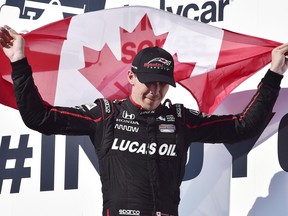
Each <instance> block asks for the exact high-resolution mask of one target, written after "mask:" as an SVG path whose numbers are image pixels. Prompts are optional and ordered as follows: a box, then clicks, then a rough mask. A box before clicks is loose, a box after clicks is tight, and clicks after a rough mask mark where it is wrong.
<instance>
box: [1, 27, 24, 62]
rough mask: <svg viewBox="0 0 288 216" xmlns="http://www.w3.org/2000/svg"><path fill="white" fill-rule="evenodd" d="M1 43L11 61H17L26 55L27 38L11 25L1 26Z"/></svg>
mask: <svg viewBox="0 0 288 216" xmlns="http://www.w3.org/2000/svg"><path fill="white" fill-rule="evenodd" d="M0 44H1V46H2V48H3V51H4V53H5V55H6V56H7V57H8V58H9V59H10V62H15V61H18V60H20V59H23V58H24V57H25V52H24V47H25V40H24V38H23V37H22V36H21V35H20V34H18V33H17V32H16V31H15V30H14V29H12V28H10V27H9V26H7V25H5V26H3V27H2V26H1V27H0Z"/></svg>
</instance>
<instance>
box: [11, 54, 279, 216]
mask: <svg viewBox="0 0 288 216" xmlns="http://www.w3.org/2000/svg"><path fill="white" fill-rule="evenodd" d="M12 69H13V72H12V78H13V81H14V88H15V95H16V99H17V104H18V108H19V111H20V113H21V116H22V118H23V121H24V122H25V124H26V125H27V126H28V127H30V128H31V129H34V130H37V131H39V132H41V133H44V134H66V135H88V136H90V138H91V141H92V143H93V145H94V147H95V151H96V154H97V156H98V159H99V166H100V177H101V181H102V192H103V215H106V216H107V215H111V216H114V215H121V216H122V215H137V216H139V215H141V216H143V215H144V216H151V215H173V216H176V215H178V205H179V201H180V190H179V187H180V184H181V181H182V178H183V175H184V169H185V163H186V158H187V156H186V154H187V150H188V147H189V145H190V144H191V143H192V142H209V143H222V142H224V143H233V142H236V141H239V140H242V139H245V138H248V137H251V136H255V135H256V134H257V133H259V131H262V130H263V129H264V127H265V126H266V124H267V123H268V121H269V120H270V118H271V114H272V109H273V106H274V103H275V101H276V98H277V96H278V93H279V89H280V87H279V86H280V82H281V79H282V77H283V76H280V75H278V74H276V73H273V72H271V71H268V72H267V74H266V75H265V77H264V78H263V79H262V81H261V83H260V84H259V86H258V90H257V92H256V94H255V95H254V97H253V98H252V100H251V102H250V103H249V104H248V106H247V107H246V108H245V109H244V111H243V112H242V113H240V114H237V115H221V116H218V115H211V116H208V115H204V114H203V113H201V112H197V111H195V110H191V109H187V108H185V107H183V106H182V105H181V104H176V105H172V104H171V103H167V104H165V103H164V104H163V105H160V106H159V107H158V108H157V109H156V110H153V111H147V110H143V109H141V108H140V107H139V106H137V105H136V104H135V103H133V101H132V99H131V98H127V99H125V100H122V101H113V102H111V101H109V100H106V99H97V100H96V101H95V102H94V103H92V104H88V105H82V106H77V107H56V106H54V107H53V106H50V105H48V104H47V103H45V102H43V100H42V99H41V97H40V95H39V93H38V91H37V88H36V86H35V85H34V81H33V78H32V70H31V67H30V66H29V64H28V62H27V59H22V60H20V61H17V62H14V63H12Z"/></svg>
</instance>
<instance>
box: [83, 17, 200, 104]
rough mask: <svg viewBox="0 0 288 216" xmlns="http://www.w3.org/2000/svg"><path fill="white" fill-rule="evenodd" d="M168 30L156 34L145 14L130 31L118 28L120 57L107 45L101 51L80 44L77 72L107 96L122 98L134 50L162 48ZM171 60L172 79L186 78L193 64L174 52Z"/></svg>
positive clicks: (127, 91) (125, 90)
mask: <svg viewBox="0 0 288 216" xmlns="http://www.w3.org/2000/svg"><path fill="white" fill-rule="evenodd" d="M167 35H168V33H165V34H161V35H158V36H156V35H155V34H154V32H153V29H152V26H151V23H150V20H149V18H148V16H147V15H145V16H144V17H143V18H142V19H141V21H140V22H139V24H138V25H137V27H136V28H135V29H134V30H133V31H132V32H128V31H127V30H125V29H123V28H121V27H120V38H121V51H122V56H121V60H117V59H116V57H115V56H114V54H113V53H112V51H111V50H110V48H109V47H108V46H107V45H105V46H104V47H103V48H102V50H101V51H97V50H94V49H90V48H87V47H83V49H84V58H85V67H84V68H81V69H80V70H79V71H80V72H81V74H82V75H83V76H84V77H85V78H86V79H87V80H88V81H89V82H90V83H91V84H92V85H93V86H94V87H95V88H97V90H98V91H100V92H101V93H102V95H103V96H104V97H105V98H108V99H123V98H126V97H127V96H128V95H129V92H130V89H129V88H130V84H129V83H128V80H127V71H128V70H129V69H130V68H131V63H132V60H133V59H134V57H135V55H136V53H137V52H139V51H140V50H141V49H143V48H145V47H151V46H158V47H163V44H164V43H165V40H166V38H167ZM174 60H175V80H176V81H180V80H182V79H186V78H188V77H190V74H191V72H192V70H193V68H194V65H195V64H188V67H187V65H186V64H182V65H180V64H179V62H178V59H177V55H174Z"/></svg>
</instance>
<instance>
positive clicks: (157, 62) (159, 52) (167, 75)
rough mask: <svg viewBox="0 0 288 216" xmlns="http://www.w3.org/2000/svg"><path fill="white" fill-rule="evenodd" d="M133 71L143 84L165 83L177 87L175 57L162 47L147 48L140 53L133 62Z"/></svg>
mask: <svg viewBox="0 0 288 216" xmlns="http://www.w3.org/2000/svg"><path fill="white" fill-rule="evenodd" d="M131 70H132V71H133V72H134V73H136V75H137V77H138V79H139V81H140V82H142V83H148V82H163V83H168V84H170V85H172V86H174V87H175V86H176V84H175V80H174V60H173V57H172V56H171V54H170V53H169V52H167V51H166V50H164V49H162V48H160V47H157V46H155V47H147V48H144V49H142V50H141V51H139V52H138V53H137V55H136V56H135V58H134V60H133V62H132V68H131Z"/></svg>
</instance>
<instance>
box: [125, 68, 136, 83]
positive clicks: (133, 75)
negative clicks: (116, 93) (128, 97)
mask: <svg viewBox="0 0 288 216" xmlns="http://www.w3.org/2000/svg"><path fill="white" fill-rule="evenodd" d="M127 73H128V76H127V77H128V82H129V83H130V84H131V85H134V79H135V74H134V73H133V72H132V71H131V70H128V72H127Z"/></svg>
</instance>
